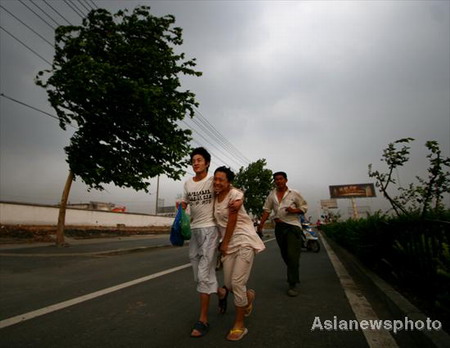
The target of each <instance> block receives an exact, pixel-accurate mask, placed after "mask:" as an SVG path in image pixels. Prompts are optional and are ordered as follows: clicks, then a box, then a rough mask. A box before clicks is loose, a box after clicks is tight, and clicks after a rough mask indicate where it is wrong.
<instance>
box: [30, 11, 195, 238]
mask: <svg viewBox="0 0 450 348" xmlns="http://www.w3.org/2000/svg"><path fill="white" fill-rule="evenodd" d="M174 23H175V18H174V17H173V16H171V15H167V16H164V17H155V16H153V15H151V13H150V7H147V6H142V7H138V8H136V9H135V10H134V11H133V12H132V13H131V14H128V12H127V11H119V12H117V13H116V14H114V15H112V14H110V13H109V12H108V11H106V10H104V9H98V10H93V11H91V12H90V13H89V14H88V16H87V17H86V18H85V19H83V22H82V25H81V26H60V27H58V28H57V29H56V33H55V57H54V60H53V64H52V68H51V69H50V70H44V71H40V72H39V73H38V76H37V78H36V83H37V84H38V85H40V86H42V87H44V88H45V89H46V90H47V93H48V97H49V101H50V104H51V105H52V107H53V108H54V109H55V110H56V113H57V115H58V117H59V124H60V127H61V128H62V129H64V130H66V127H67V125H72V126H74V127H76V128H78V130H77V131H76V132H75V134H74V135H73V136H72V138H71V140H70V145H69V146H67V147H65V152H66V154H67V162H68V164H69V168H70V172H69V176H68V178H67V182H66V186H65V189H64V193H63V196H62V199H61V205H60V214H59V219H58V231H57V240H56V243H57V244H58V245H59V244H63V243H64V234H63V229H64V220H65V207H66V203H67V198H68V194H69V191H70V185H71V183H72V181H73V180H74V179H75V178H76V177H80V178H81V179H82V180H83V181H84V182H85V183H86V184H87V185H88V187H89V188H94V189H99V190H102V189H103V185H104V184H107V183H113V184H115V185H117V186H119V187H129V188H133V189H135V190H145V191H147V187H148V186H149V185H150V182H149V180H148V179H149V178H152V177H155V176H158V175H161V174H165V175H167V176H168V177H169V178H173V179H180V178H181V176H182V175H183V174H184V173H185V172H184V168H185V167H186V166H187V164H188V163H187V157H186V156H187V154H188V153H189V151H190V146H189V142H190V140H191V131H189V130H183V129H181V128H180V127H179V126H178V125H177V122H179V121H180V120H182V119H183V118H184V117H185V116H186V115H189V116H190V117H193V115H194V110H193V107H194V106H198V104H197V102H196V101H195V95H194V94H193V93H192V92H190V91H189V90H187V91H182V90H181V89H180V81H179V76H180V75H194V76H200V75H201V73H200V72H197V71H195V70H193V67H195V59H191V60H186V59H185V55H184V53H178V54H176V53H175V51H174V48H175V47H176V46H177V45H181V44H182V42H183V41H182V29H181V28H178V27H173V24H174ZM47 75H49V77H48V79H47V80H45V77H44V76H47Z"/></svg>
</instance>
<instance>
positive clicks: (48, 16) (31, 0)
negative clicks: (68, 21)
mask: <svg viewBox="0 0 450 348" xmlns="http://www.w3.org/2000/svg"><path fill="white" fill-rule="evenodd" d="M29 1H30V2H31V3H32V4H33V5H34V6H35V7H37V8H38V9H39V10H40V11H41V12H42V13H43V14H45V15H46V16H47V18H50V19H51V20H52V21H53V23H55V24H56V25H57V26H59V25H60V24H59V23H58V22H57V21H55V19H54V18H52V17H51V16H50V15H49V14H48V13H47V12H45V11H44V10H43V9H42V8H41V7H40V6H39V5H36V4H35V3H34V2H33V0H29Z"/></svg>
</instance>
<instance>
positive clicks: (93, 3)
mask: <svg viewBox="0 0 450 348" xmlns="http://www.w3.org/2000/svg"><path fill="white" fill-rule="evenodd" d="M85 1H86V2H87V3H89V0H85ZM90 2H92V5H93V6H94V7H95V8H98V6H97V4H96V3H95V2H94V1H93V0H90Z"/></svg>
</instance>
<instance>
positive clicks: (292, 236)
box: [275, 222, 302, 286]
mask: <svg viewBox="0 0 450 348" xmlns="http://www.w3.org/2000/svg"><path fill="white" fill-rule="evenodd" d="M301 233H302V231H301V229H300V227H298V226H294V225H289V224H286V223H284V222H277V223H276V224H275V237H276V239H277V243H278V246H279V248H280V252H281V257H282V258H283V261H284V263H285V264H286V266H287V281H288V283H289V285H290V286H295V285H296V284H297V283H299V282H300V280H299V267H300V251H301V242H302V240H301Z"/></svg>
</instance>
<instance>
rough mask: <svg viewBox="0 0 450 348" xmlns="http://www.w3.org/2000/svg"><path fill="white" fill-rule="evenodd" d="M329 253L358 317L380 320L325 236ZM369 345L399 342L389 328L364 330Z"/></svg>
mask: <svg viewBox="0 0 450 348" xmlns="http://www.w3.org/2000/svg"><path fill="white" fill-rule="evenodd" d="M320 240H321V242H322V244H323V245H324V247H325V250H326V251H327V253H328V256H329V258H330V261H331V263H332V264H333V267H334V270H335V271H336V273H337V275H338V278H339V281H340V282H341V285H342V287H343V288H344V291H345V295H346V296H347V299H348V302H349V303H350V306H351V307H352V310H353V312H354V313H355V316H356V319H357V320H358V321H359V322H361V321H362V320H379V319H378V316H377V315H376V313H375V311H374V310H373V308H372V306H371V305H370V303H369V301H367V299H366V298H365V296H364V295H363V294H362V293H361V291H360V290H359V288H358V287H357V286H356V284H355V282H354V281H353V279H352V277H351V276H350V274H348V272H347V270H346V269H345V267H344V265H343V264H342V262H341V261H340V260H339V258H338V257H337V256H336V254H335V253H334V251H333V250H332V249H331V247H330V246H329V245H328V243H327V242H326V240H325V238H323V237H322V238H321V239H320ZM362 332H363V334H364V336H365V338H366V341H367V343H368V344H369V347H374V348H375V347H377V348H378V347H392V348H394V347H398V345H397V342H395V340H394V338H393V337H392V335H391V334H390V332H389V331H387V330H362Z"/></svg>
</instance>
